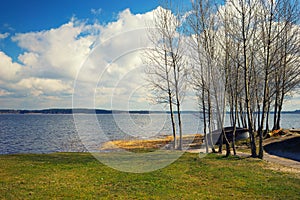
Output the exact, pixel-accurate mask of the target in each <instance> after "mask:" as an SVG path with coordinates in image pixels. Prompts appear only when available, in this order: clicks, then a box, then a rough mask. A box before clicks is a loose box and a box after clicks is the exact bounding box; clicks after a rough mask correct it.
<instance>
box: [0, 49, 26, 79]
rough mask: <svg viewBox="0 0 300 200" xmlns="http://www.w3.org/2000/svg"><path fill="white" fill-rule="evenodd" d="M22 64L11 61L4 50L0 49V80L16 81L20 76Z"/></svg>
mask: <svg viewBox="0 0 300 200" xmlns="http://www.w3.org/2000/svg"><path fill="white" fill-rule="evenodd" d="M22 68H23V66H22V65H20V64H19V63H16V62H13V61H12V59H11V58H10V57H9V56H8V55H6V54H5V53H4V52H2V51H0V80H4V81H12V82H13V81H16V80H18V79H19V78H20V74H21V71H22Z"/></svg>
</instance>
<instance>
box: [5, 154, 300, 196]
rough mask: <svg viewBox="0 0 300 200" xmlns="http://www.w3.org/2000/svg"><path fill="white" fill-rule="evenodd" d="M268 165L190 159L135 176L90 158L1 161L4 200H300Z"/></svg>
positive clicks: (295, 183)
mask: <svg viewBox="0 0 300 200" xmlns="http://www.w3.org/2000/svg"><path fill="white" fill-rule="evenodd" d="M105 156H106V157H107V156H109V154H105ZM267 165H268V164H267V163H265V162H264V161H261V160H258V159H251V158H238V157H229V158H224V157H222V156H220V155H208V156H206V157H204V158H201V159H200V158H199V157H198V155H197V154H189V153H185V154H184V155H183V156H182V157H181V158H180V159H178V160H177V161H176V162H174V163H172V164H170V165H168V166H167V167H165V168H163V169H160V170H157V171H153V172H149V173H142V174H133V173H125V172H120V171H117V170H114V169H112V168H109V167H107V166H105V165H103V164H101V163H100V162H99V161H98V160H96V159H95V158H94V157H93V156H91V155H90V154H88V153H55V154H43V155H41V154H39V155H36V154H26V155H2V156H0V199H300V196H299V195H300V193H299V191H300V179H299V178H296V177H294V174H289V173H282V172H276V171H272V170H269V169H266V168H267Z"/></svg>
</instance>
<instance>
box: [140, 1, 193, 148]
mask: <svg viewBox="0 0 300 200" xmlns="http://www.w3.org/2000/svg"><path fill="white" fill-rule="evenodd" d="M164 6H165V8H162V7H159V8H158V9H157V11H156V12H155V13H154V18H153V24H152V26H151V27H150V28H149V39H150V41H151V42H152V44H153V46H154V47H153V48H152V49H148V50H147V51H146V52H145V53H144V60H145V63H146V64H147V68H146V73H147V74H148V82H149V84H150V86H151V87H150V88H151V90H152V93H153V94H154V96H155V98H156V102H157V103H166V104H168V105H169V108H170V117H171V122H172V130H173V137H174V148H175V147H176V123H175V119H174V109H173V105H175V106H176V112H177V119H178V128H179V146H178V148H179V149H182V119H181V102H182V100H183V98H184V91H185V88H186V76H187V71H186V60H185V56H184V49H183V47H184V46H183V35H182V34H180V33H179V32H178V30H179V29H180V27H181V23H182V20H181V16H180V14H179V13H175V14H174V13H172V11H171V10H170V9H171V6H172V3H171V1H166V2H165V4H164Z"/></svg>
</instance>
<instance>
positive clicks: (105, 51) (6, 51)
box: [0, 0, 194, 110]
mask: <svg viewBox="0 0 300 200" xmlns="http://www.w3.org/2000/svg"><path fill="white" fill-rule="evenodd" d="M187 2H189V1H187ZM158 6H159V3H158V1H156V0H155V1H153V0H147V1H143V2H141V1H138V0H128V1H119V0H109V1H107V0H87V1H83V0H51V1H39V0H26V1H25V0H10V1H3V2H1V7H0V108H9V109H43V108H53V107H55V108H64V107H68V108H69V107H73V106H74V107H86V108H94V107H97V108H104V109H129V110H136V109H148V110H151V109H155V110H157V109H163V108H162V107H161V106H158V107H156V106H153V105H152V104H150V103H149V101H148V100H147V96H146V93H147V91H146V89H145V88H144V87H143V85H144V82H145V79H144V78H145V77H143V75H141V74H143V68H142V61H141V59H140V58H139V53H140V51H139V50H138V49H140V48H141V47H142V48H143V47H145V46H147V45H148V44H145V42H144V41H147V38H145V37H146V35H147V32H146V31H147V30H146V29H145V22H146V21H149V20H151V18H152V17H153V13H152V12H153V10H154V9H157V7H158ZM95 45H98V46H97V48H95ZM129 51H131V53H127V52H129ZM95 52H97V56H95V57H94V58H93V59H94V60H93V61H91V59H90V57H92V56H90V55H91V54H96V53H95ZM112 60H114V63H112ZM95 62H97V63H95ZM87 63H88V64H87ZM90 63H92V64H90ZM125 80H127V81H125ZM74 91H75V92H74ZM76 92H77V94H78V96H80V98H78V99H76V97H77V96H76ZM74 99H75V100H74ZM192 109H194V107H193V106H192Z"/></svg>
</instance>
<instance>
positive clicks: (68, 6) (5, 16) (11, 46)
mask: <svg viewBox="0 0 300 200" xmlns="http://www.w3.org/2000/svg"><path fill="white" fill-rule="evenodd" d="M157 6H158V1H156V0H154V1H153V0H147V1H144V2H143V3H141V1H138V0H129V1H119V0H109V1H106V0H87V1H83V0H51V1H48V0H46V1H39V0H9V1H3V2H1V6H0V33H9V34H10V36H11V35H14V34H15V33H25V32H32V31H33V32H34V31H42V30H48V29H51V28H57V27H59V26H61V25H62V24H64V23H67V22H68V21H69V20H70V19H71V18H73V17H75V18H77V19H80V20H86V21H87V22H88V23H93V22H95V21H98V22H99V23H101V24H105V23H108V22H111V21H113V20H116V18H117V15H118V13H119V12H120V11H123V10H125V9H127V8H129V9H130V11H131V12H132V13H133V14H137V13H145V12H148V11H151V10H153V9H155V8H156V7H157ZM0 50H3V51H5V52H6V53H7V54H8V55H10V56H11V57H12V58H14V59H16V58H17V56H18V54H20V53H21V52H22V49H20V48H18V46H17V45H16V44H15V43H13V42H11V40H10V38H9V37H8V38H7V39H5V40H3V41H1V40H0Z"/></svg>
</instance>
